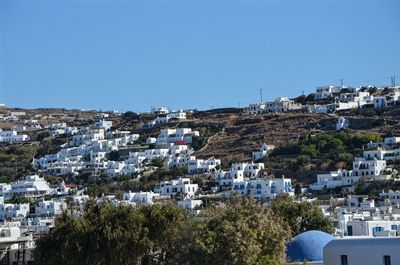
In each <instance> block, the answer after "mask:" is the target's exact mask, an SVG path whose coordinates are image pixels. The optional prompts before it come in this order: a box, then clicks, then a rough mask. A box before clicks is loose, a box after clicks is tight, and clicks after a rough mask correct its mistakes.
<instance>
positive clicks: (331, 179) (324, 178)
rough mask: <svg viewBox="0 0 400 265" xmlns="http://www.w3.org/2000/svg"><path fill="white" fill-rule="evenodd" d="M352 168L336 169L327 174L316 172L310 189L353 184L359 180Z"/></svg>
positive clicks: (359, 177)
mask: <svg viewBox="0 0 400 265" xmlns="http://www.w3.org/2000/svg"><path fill="white" fill-rule="evenodd" d="M360 179H361V176H355V175H354V173H353V171H352V170H337V171H332V172H329V173H327V174H318V175H317V182H316V183H313V184H311V185H310V189H311V190H323V189H334V188H336V187H346V186H353V185H354V184H355V183H357V182H358V181H360Z"/></svg>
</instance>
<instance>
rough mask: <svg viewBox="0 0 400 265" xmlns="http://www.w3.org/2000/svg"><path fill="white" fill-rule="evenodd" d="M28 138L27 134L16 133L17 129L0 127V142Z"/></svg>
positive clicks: (12, 141)
mask: <svg viewBox="0 0 400 265" xmlns="http://www.w3.org/2000/svg"><path fill="white" fill-rule="evenodd" d="M29 139H30V138H29V136H28V135H27V134H18V131H17V130H9V131H3V130H2V129H0V143H19V142H25V141H28V140H29Z"/></svg>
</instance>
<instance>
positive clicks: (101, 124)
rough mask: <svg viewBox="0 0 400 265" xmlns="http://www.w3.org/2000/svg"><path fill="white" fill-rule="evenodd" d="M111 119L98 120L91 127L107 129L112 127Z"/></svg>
mask: <svg viewBox="0 0 400 265" xmlns="http://www.w3.org/2000/svg"><path fill="white" fill-rule="evenodd" d="M112 124H113V123H112V121H106V120H100V121H97V122H95V123H94V125H93V127H97V128H103V129H104V130H106V131H108V130H110V129H111V127H112Z"/></svg>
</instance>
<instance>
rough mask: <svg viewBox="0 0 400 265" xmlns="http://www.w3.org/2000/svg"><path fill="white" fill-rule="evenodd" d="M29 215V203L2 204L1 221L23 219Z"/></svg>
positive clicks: (0, 209) (0, 207)
mask: <svg viewBox="0 0 400 265" xmlns="http://www.w3.org/2000/svg"><path fill="white" fill-rule="evenodd" d="M28 214H29V203H21V204H12V203H6V204H0V220H9V219H23V218H25V217H26V216H28Z"/></svg>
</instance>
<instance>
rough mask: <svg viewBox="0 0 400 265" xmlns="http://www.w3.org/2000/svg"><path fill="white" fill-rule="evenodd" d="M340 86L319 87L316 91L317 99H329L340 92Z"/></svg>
mask: <svg viewBox="0 0 400 265" xmlns="http://www.w3.org/2000/svg"><path fill="white" fill-rule="evenodd" d="M341 89H342V87H340V86H319V87H317V88H316V89H315V99H316V100H320V99H327V98H329V97H333V95H334V94H337V93H339V92H340V90H341Z"/></svg>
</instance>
